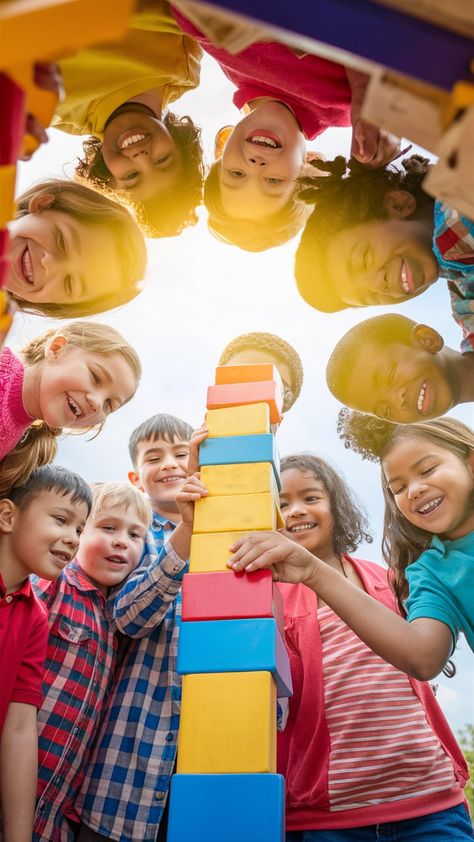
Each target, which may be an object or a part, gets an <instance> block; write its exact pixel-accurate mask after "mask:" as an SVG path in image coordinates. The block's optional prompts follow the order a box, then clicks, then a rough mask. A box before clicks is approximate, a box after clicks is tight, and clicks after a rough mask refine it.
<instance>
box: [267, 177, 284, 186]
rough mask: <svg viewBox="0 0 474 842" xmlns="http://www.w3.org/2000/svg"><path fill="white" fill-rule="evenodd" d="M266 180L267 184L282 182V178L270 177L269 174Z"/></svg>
mask: <svg viewBox="0 0 474 842" xmlns="http://www.w3.org/2000/svg"><path fill="white" fill-rule="evenodd" d="M266 181H267V182H268V184H282V183H283V179H282V178H273V177H271V176H269V177H268V178H267V179H266Z"/></svg>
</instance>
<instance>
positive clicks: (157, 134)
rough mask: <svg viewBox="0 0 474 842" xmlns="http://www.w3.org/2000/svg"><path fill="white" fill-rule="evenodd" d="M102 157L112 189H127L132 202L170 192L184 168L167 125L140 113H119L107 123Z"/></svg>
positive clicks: (149, 115) (142, 200)
mask: <svg viewBox="0 0 474 842" xmlns="http://www.w3.org/2000/svg"><path fill="white" fill-rule="evenodd" d="M130 105H131V104H130ZM102 157H103V159H104V162H105V165H106V166H107V169H108V170H109V172H110V173H111V174H112V176H113V179H114V182H113V186H114V187H116V188H117V189H119V190H126V191H127V193H128V194H129V196H130V198H131V199H132V200H133V201H135V202H144V201H147V200H148V199H152V198H153V197H154V196H156V195H157V194H158V193H161V192H162V191H165V190H169V189H170V188H171V187H173V185H174V184H175V183H176V181H177V179H178V178H179V176H180V175H181V173H182V169H183V164H182V158H181V152H180V151H179V149H178V148H177V146H176V144H175V142H174V140H173V138H172V137H171V135H170V133H169V131H168V129H167V128H166V126H165V125H164V124H163V123H162V122H161V120H158V118H156V117H152V116H151V114H146V113H144V112H142V111H133V110H132V111H127V110H126V111H121V113H120V114H118V115H117V116H116V117H114V119H113V120H111V121H110V123H109V124H108V125H107V127H106V129H105V132H104V142H103V145H102Z"/></svg>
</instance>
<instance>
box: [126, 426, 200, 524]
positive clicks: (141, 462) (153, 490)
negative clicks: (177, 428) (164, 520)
mask: <svg viewBox="0 0 474 842" xmlns="http://www.w3.org/2000/svg"><path fill="white" fill-rule="evenodd" d="M188 459H189V442H187V441H180V440H179V439H175V440H174V441H173V442H169V441H167V440H166V439H163V438H158V439H154V440H148V441H141V442H139V444H138V445H137V451H136V465H137V471H136V473H135V472H134V471H132V472H131V473H130V474H129V479H130V480H131V482H133V484H134V485H136V486H137V487H138V488H140V489H141V490H142V491H144V492H145V494H146V495H147V496H148V498H149V500H150V503H151V507H152V509H153V511H155V512H158V513H160V514H162V515H163V516H164V517H166V516H167V514H169V513H175V512H176V513H177V512H178V506H177V504H176V495H177V493H178V491H180V490H181V488H182V487H183V485H184V482H185V479H186V476H187V468H188Z"/></svg>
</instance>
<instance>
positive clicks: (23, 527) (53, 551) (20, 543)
mask: <svg viewBox="0 0 474 842" xmlns="http://www.w3.org/2000/svg"><path fill="white" fill-rule="evenodd" d="M87 515H88V509H87V506H86V504H85V503H84V502H79V501H75V502H73V500H72V497H71V496H69V495H67V494H64V492H62V491H57V490H55V489H54V488H53V489H52V490H51V491H41V492H40V493H39V494H37V496H36V497H35V498H34V500H31V502H29V503H27V504H26V506H25V507H24V508H22V509H21V508H18V510H17V514H16V517H15V525H14V529H13V532H12V549H13V553H14V556H15V558H16V559H17V561H18V562H19V564H20V565H21V567H22V568H23V570H24V574H25V577H26V576H28V575H29V574H30V573H34V574H36V576H40V577H41V578H42V579H56V577H57V576H59V574H60V573H61V570H63V569H64V568H65V567H66V564H69V562H70V561H72V560H73V558H74V556H75V555H76V552H77V548H78V546H79V536H80V534H81V532H82V531H83V529H84V526H85V523H86V520H87Z"/></svg>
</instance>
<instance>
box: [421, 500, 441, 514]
mask: <svg viewBox="0 0 474 842" xmlns="http://www.w3.org/2000/svg"><path fill="white" fill-rule="evenodd" d="M442 502H443V498H442V497H436V499H435V500H432V501H431V502H430V503H425V505H424V506H421V507H420V508H419V509H417V511H418V512H419V513H420V514H421V515H426V514H428V512H432V511H433V509H437V508H438V506H439V505H440V503H442Z"/></svg>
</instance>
